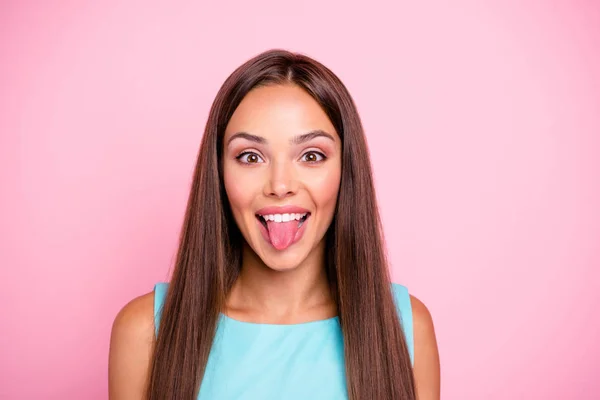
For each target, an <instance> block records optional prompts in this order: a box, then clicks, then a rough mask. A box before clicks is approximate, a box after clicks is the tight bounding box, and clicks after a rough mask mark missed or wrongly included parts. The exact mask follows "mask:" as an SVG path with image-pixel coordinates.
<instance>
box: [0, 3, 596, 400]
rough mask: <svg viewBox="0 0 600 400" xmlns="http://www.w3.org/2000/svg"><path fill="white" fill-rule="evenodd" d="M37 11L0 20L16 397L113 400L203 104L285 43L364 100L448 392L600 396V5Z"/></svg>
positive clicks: (1, 139)
mask: <svg viewBox="0 0 600 400" xmlns="http://www.w3.org/2000/svg"><path fill="white" fill-rule="evenodd" d="M37 3H38V4H34V2H26V1H12V2H9V1H4V2H2V3H1V4H2V5H1V6H0V7H1V8H0V133H1V136H0V179H1V185H0V190H1V193H0V201H1V202H2V203H1V206H0V228H1V238H0V266H1V269H0V280H1V283H2V286H1V288H0V304H1V306H0V307H1V308H0V313H1V314H0V324H1V329H0V398H2V399H34V398H43V399H105V398H107V353H108V344H109V336H110V328H111V324H112V321H113V318H114V317H115V315H116V313H117V312H118V310H119V309H120V308H121V307H122V306H123V305H124V304H125V303H126V302H127V301H129V300H130V299H131V298H133V297H135V296H137V295H140V294H142V293H145V292H148V291H149V290H151V289H152V285H153V284H154V283H155V282H156V281H159V280H165V279H168V276H169V273H170V268H171V266H172V262H173V259H174V255H175V249H176V244H177V235H178V232H179V228H180V225H181V222H182V216H183V211H184V207H185V203H186V199H187V195H188V190H189V184H190V179H191V174H192V168H193V164H194V162H195V156H196V152H197V150H198V145H199V142H200V137H201V133H202V130H203V127H204V123H205V121H206V116H207V113H208V110H209V107H210V103H211V101H212V99H213V97H214V95H215V94H216V92H217V90H218V88H219V86H220V85H221V83H222V82H223V80H224V79H225V78H226V77H227V75H228V74H229V73H230V72H231V71H232V70H233V69H234V68H235V67H236V66H238V65H239V64H240V63H242V62H244V61H245V60H247V59H248V58H250V57H252V56H254V55H255V54H257V53H258V52H260V51H263V50H266V49H268V48H272V47H283V48H287V49H291V50H295V51H301V52H305V53H307V54H309V55H311V56H313V57H315V58H317V59H318V60H320V61H322V62H323V63H325V64H326V65H328V66H329V67H331V68H332V69H333V70H334V71H335V72H336V73H337V74H338V75H339V76H340V77H341V78H342V80H343V81H344V82H345V83H346V84H347V86H348V87H349V89H350V91H351V93H352V94H353V96H354V98H355V99H356V102H357V104H358V107H359V111H360V113H361V115H362V118H363V121H364V125H365V128H366V132H367V135H368V140H369V143H370V148H371V153H372V157H373V164H374V168H375V174H376V183H377V189H378V196H379V199H380V203H381V210H382V213H383V217H384V221H385V231H386V239H387V243H388V245H389V253H390V257H391V260H392V263H393V276H394V280H395V281H397V282H401V283H403V284H405V285H406V286H408V287H409V289H410V290H411V292H412V293H413V294H415V295H416V296H418V297H420V298H421V299H422V300H423V301H424V302H425V303H426V304H427V305H428V307H429V309H430V311H431V313H432V314H433V317H434V320H435V324H436V329H437V335H438V341H439V347H440V355H441V362H442V398H443V399H452V400H454V399H461V400H480V399H561V400H562V399H598V398H600V379H599V374H600V345H599V344H598V338H599V337H600V318H599V316H598V311H596V307H598V303H599V300H600V294H599V292H600V276H599V267H600V265H599V264H600V211H599V205H600V161H599V159H598V156H599V155H600V154H599V153H600V116H599V115H600V55H599V54H600V50H599V49H600V5H598V3H597V2H594V1H588V2H586V1H567V0H565V1H561V2H550V1H546V2H533V1H528V2H523V1H521V2H516V1H515V2H500V1H498V2H495V3H492V2H491V1H465V0H460V1H453V2H444V1H438V2H432V1H425V2H408V1H406V2H402V3H401V4H398V3H399V2H397V1H391V0H390V1H388V2H382V1H368V2H367V3H366V5H350V4H349V2H345V1H328V2H323V3H321V2H318V1H316V0H314V1H312V3H311V2H306V1H305V2H303V3H302V5H300V4H293V3H286V2H280V1H251V2H242V1H239V2H236V4H228V2H222V3H221V4H220V5H219V4H218V2H200V1H198V2H191V1H185V2H178V3H176V4H175V3H171V4H170V5H169V4H168V2H149V1H144V2H141V1H129V2H124V1H97V2H94V3H93V4H92V3H89V4H87V5H84V4H83V3H82V2H80V1H54V2H53V3H54V4H50V2H37ZM209 4H210V5H209ZM449 4H453V5H452V6H450V5H449Z"/></svg>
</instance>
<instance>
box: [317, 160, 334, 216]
mask: <svg viewBox="0 0 600 400" xmlns="http://www.w3.org/2000/svg"><path fill="white" fill-rule="evenodd" d="M340 179H341V171H340V170H339V169H331V170H329V171H327V172H326V173H322V174H319V175H318V176H317V177H316V178H315V180H314V181H313V194H314V196H315V197H314V198H315V202H316V203H317V205H318V206H319V207H321V208H322V209H323V210H324V211H327V212H331V213H333V211H334V209H335V205H336V202H337V196H338V192H339V189H340Z"/></svg>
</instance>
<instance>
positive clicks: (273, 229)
mask: <svg viewBox="0 0 600 400" xmlns="http://www.w3.org/2000/svg"><path fill="white" fill-rule="evenodd" d="M267 226H268V231H269V239H271V244H272V245H273V247H275V248H276V249H277V250H284V249H286V248H288V247H289V246H290V245H291V244H292V242H293V241H294V238H295V237H296V232H298V221H296V220H292V221H289V222H274V221H267Z"/></svg>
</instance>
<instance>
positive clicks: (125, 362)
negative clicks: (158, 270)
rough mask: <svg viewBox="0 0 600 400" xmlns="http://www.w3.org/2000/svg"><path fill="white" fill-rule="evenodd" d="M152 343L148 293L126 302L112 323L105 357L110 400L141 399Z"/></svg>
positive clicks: (151, 301) (151, 296)
mask: <svg viewBox="0 0 600 400" xmlns="http://www.w3.org/2000/svg"><path fill="white" fill-rule="evenodd" d="M154 340H155V339H154V292H150V293H146V294H144V295H142V296H139V297H136V298H135V299H133V300H131V301H129V302H128V303H127V304H126V305H125V306H123V308H121V310H120V311H119V312H118V314H117V315H116V317H115V320H114V322H113V325H112V330H111V336H110V349H109V357H108V358H109V360H108V386H109V398H110V399H111V400H119V399H142V398H143V396H144V392H145V389H146V381H147V378H148V372H149V367H150V359H151V357H152V351H153V347H154Z"/></svg>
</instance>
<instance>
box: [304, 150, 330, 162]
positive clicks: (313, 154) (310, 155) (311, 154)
mask: <svg viewBox="0 0 600 400" xmlns="http://www.w3.org/2000/svg"><path fill="white" fill-rule="evenodd" d="M324 159H325V155H324V154H323V153H319V152H318V151H308V152H306V153H304V154H303V155H302V160H303V161H306V162H309V163H316V162H319V161H323V160H324Z"/></svg>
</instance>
